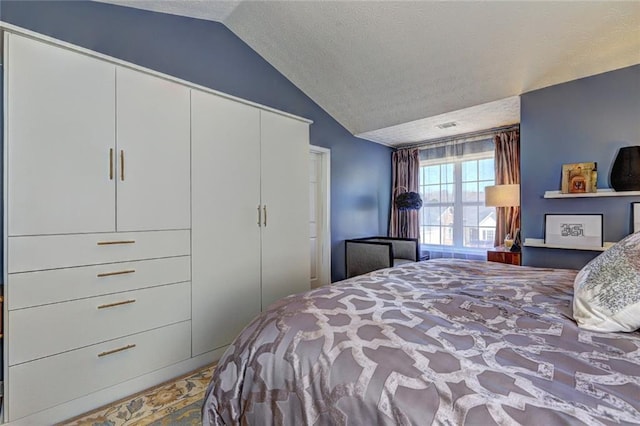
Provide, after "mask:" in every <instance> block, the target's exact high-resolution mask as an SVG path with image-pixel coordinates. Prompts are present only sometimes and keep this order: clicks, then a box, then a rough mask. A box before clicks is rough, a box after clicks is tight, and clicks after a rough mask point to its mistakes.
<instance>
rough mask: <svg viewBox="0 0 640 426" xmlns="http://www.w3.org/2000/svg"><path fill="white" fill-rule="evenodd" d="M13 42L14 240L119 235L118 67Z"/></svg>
mask: <svg viewBox="0 0 640 426" xmlns="http://www.w3.org/2000/svg"><path fill="white" fill-rule="evenodd" d="M5 37H6V38H7V43H6V51H5V55H6V56H5V58H6V72H7V76H6V78H7V79H6V81H7V87H6V91H7V93H6V102H7V103H6V108H7V111H6V114H7V121H6V123H7V141H6V142H7V147H6V155H7V160H6V164H7V177H8V179H7V185H8V186H7V188H8V191H7V192H8V193H7V197H8V206H7V208H8V215H7V216H8V217H7V219H8V234H9V236H15V235H34V234H38V235H43V234H66V233H81V232H112V231H115V181H114V180H113V178H114V176H113V175H112V173H113V170H112V167H113V163H112V162H110V155H113V154H115V153H114V152H113V149H114V148H115V146H114V141H115V134H114V133H115V66H114V65H111V64H108V63H105V62H102V61H100V60H98V59H94V58H91V57H89V56H86V55H81V54H78V53H75V52H72V51H69V50H66V49H63V48H60V47H54V46H51V45H48V44H46V43H42V42H38V41H34V40H31V39H28V38H25V37H22V36H18V35H15V34H8V33H5Z"/></svg>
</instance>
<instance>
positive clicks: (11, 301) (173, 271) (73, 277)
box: [7, 256, 191, 310]
mask: <svg viewBox="0 0 640 426" xmlns="http://www.w3.org/2000/svg"><path fill="white" fill-rule="evenodd" d="M190 279H191V257H189V256H180V257H167V258H164V259H152V260H139V261H136V262H124V263H109V264H106V265H97V266H83V267H78V268H65V269H50V270H46V271H37V272H22V273H17V274H9V277H8V281H7V283H8V285H7V295H8V297H7V303H8V304H7V307H8V309H9V310H14V309H21V308H27V307H30V306H36V305H44V304H48V303H57V302H64V301H68V300H73V299H83V298H86V297H92V296H101V295H105V294H111V293H118V292H123V291H129V290H138V289H142V288H146V287H152V286H158V285H163V284H172V283H178V282H183V281H189V280H190Z"/></svg>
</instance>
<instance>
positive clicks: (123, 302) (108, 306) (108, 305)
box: [98, 299, 136, 309]
mask: <svg viewBox="0 0 640 426" xmlns="http://www.w3.org/2000/svg"><path fill="white" fill-rule="evenodd" d="M135 301H136V299H131V300H123V301H122V302H115V303H107V304H104V305H100V306H98V309H104V308H113V307H114V306H120V305H128V304H129V303H134V302H135Z"/></svg>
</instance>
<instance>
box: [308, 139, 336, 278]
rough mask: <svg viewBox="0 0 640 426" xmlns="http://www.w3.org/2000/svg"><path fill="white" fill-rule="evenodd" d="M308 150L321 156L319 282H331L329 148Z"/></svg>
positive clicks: (310, 147) (310, 148)
mask: <svg viewBox="0 0 640 426" xmlns="http://www.w3.org/2000/svg"><path fill="white" fill-rule="evenodd" d="M309 152H310V153H313V154H318V155H320V157H321V158H322V167H321V168H320V181H319V183H320V187H319V188H320V191H319V195H320V196H319V197H318V199H321V200H322V209H321V214H320V229H319V231H318V235H319V236H320V238H321V241H322V248H321V254H322V262H321V265H320V268H319V271H320V283H321V286H322V285H326V284H330V283H331V150H330V149H328V148H323V147H320V146H315V145H309Z"/></svg>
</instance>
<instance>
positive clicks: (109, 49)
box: [0, 1, 392, 281]
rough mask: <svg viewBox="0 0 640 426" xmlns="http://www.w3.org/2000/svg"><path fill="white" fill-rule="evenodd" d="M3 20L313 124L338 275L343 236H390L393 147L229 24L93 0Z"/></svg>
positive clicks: (9, 5)
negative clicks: (347, 119) (344, 122)
mask: <svg viewBox="0 0 640 426" xmlns="http://www.w3.org/2000/svg"><path fill="white" fill-rule="evenodd" d="M1 13H2V15H1V16H0V19H1V20H2V21H4V22H8V23H11V24H14V25H17V26H20V27H23V28H27V29H30V30H33V31H36V32H38V33H42V34H46V35H49V36H52V37H54V38H57V39H60V40H64V41H67V42H70V43H73V44H76V45H79V46H82V47H85V48H88V49H91V50H94V51H97V52H101V53H104V54H106V55H110V56H113V57H115V58H119V59H122V60H125V61H128V62H132V63H134V64H138V65H141V66H143V67H147V68H150V69H153V70H157V71H160V72H163V73H166V74H169V75H172V76H175V77H178V78H182V79H184V80H187V81H191V82H194V83H197V84H200V85H202V86H206V87H210V88H212V89H215V90H219V91H221V92H224V93H228V94H231V95H235V96H238V97H240V98H243V99H248V100H251V101H254V102H257V103H260V104H263V105H267V106H270V107H273V108H277V109H279V110H282V111H286V112H289V113H292V114H296V115H299V116H302V117H306V118H309V119H311V120H313V121H314V124H313V125H312V126H311V131H310V137H311V144H312V145H317V146H321V147H325V148H330V149H331V167H332V170H331V225H332V226H331V227H332V230H331V234H332V268H331V270H332V273H331V275H332V279H333V280H334V281H336V280H339V279H342V278H344V276H345V272H344V240H345V239H347V238H352V237H361V236H368V235H386V233H387V226H388V221H389V204H390V200H389V197H390V196H389V194H390V191H391V151H392V150H391V149H390V148H388V147H384V146H382V145H379V144H375V143H372V142H368V141H365V140H362V139H359V138H356V137H354V136H352V135H351V134H350V133H349V132H348V131H347V130H346V129H345V128H344V127H342V126H341V125H340V124H339V123H338V122H337V121H335V120H334V119H333V118H332V117H331V116H329V115H328V114H327V113H326V112H325V111H324V110H323V109H322V108H320V107H319V106H318V105H317V104H316V103H315V102H313V101H312V100H311V99H310V98H308V97H307V96H306V95H305V94H304V93H303V92H302V91H300V90H299V89H298V88H297V87H295V86H294V85H293V84H292V83H291V82H290V81H289V80H287V79H286V78H285V77H284V76H283V75H282V74H280V73H279V72H278V71H276V70H275V68H273V67H272V66H271V65H270V64H269V63H268V62H266V61H265V60H264V59H263V58H262V57H260V56H259V55H258V54H257V53H256V52H255V51H253V50H252V49H251V48H250V47H249V46H248V45H246V44H245V43H244V42H243V41H242V40H240V39H239V38H238V37H236V36H235V35H234V34H233V33H232V32H231V31H230V30H229V29H227V28H226V27H225V26H224V25H222V24H219V23H215V22H209V21H204V20H198V19H191V18H183V17H178V16H174V15H165V14H161V13H154V12H148V11H142V10H137V9H130V8H124V7H120V6H114V5H109V4H103V3H96V2H86V1H82V2H80V1H2V10H1Z"/></svg>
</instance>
